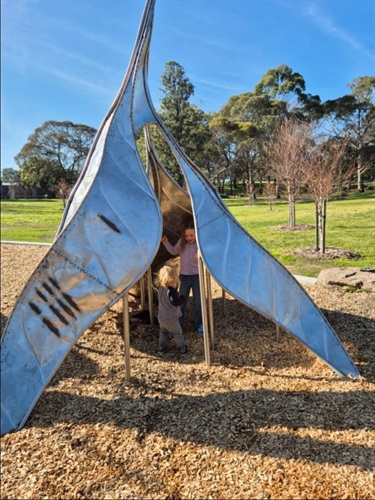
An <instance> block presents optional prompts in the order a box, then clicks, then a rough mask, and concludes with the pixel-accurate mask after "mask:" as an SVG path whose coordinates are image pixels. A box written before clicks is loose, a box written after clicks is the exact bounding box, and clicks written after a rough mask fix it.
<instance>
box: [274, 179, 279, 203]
mask: <svg viewBox="0 0 375 500" xmlns="http://www.w3.org/2000/svg"><path fill="white" fill-rule="evenodd" d="M275 190H276V199H277V200H279V199H280V182H279V181H278V180H277V179H275Z"/></svg>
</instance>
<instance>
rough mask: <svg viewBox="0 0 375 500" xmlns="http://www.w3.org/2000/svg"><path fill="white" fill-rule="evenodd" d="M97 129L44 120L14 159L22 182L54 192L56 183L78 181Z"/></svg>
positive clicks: (66, 122)
mask: <svg viewBox="0 0 375 500" xmlns="http://www.w3.org/2000/svg"><path fill="white" fill-rule="evenodd" d="M95 133H96V130H95V129H94V128H92V127H89V126H87V125H82V124H74V123H72V122H70V121H64V122H59V121H53V120H50V121H46V122H45V123H43V125H42V126H40V127H38V128H36V129H35V131H34V132H33V133H32V134H31V135H30V136H29V138H28V141H27V143H26V144H25V145H24V146H23V147H22V149H21V151H20V152H19V153H18V154H17V156H16V157H15V162H16V164H17V165H18V166H19V169H20V176H21V183H22V184H23V185H26V186H27V185H35V186H37V187H41V188H47V189H49V190H51V191H54V189H55V186H56V185H57V184H58V182H59V181H61V180H64V181H65V182H66V183H67V184H69V185H72V184H74V183H75V181H76V180H77V178H78V176H79V173H80V171H81V169H82V167H83V164H84V161H85V159H86V156H87V154H88V152H89V149H90V146H91V143H92V141H93V138H94V136H95Z"/></svg>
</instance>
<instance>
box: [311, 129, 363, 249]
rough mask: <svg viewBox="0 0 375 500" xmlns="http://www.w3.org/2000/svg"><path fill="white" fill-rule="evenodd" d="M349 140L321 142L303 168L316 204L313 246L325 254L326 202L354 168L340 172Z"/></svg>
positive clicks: (350, 174) (351, 173)
mask: <svg viewBox="0 0 375 500" xmlns="http://www.w3.org/2000/svg"><path fill="white" fill-rule="evenodd" d="M347 146H348V139H346V140H343V141H341V142H338V141H334V140H330V141H325V142H320V143H319V144H318V145H317V146H316V147H315V148H314V150H312V151H311V156H310V161H309V162H308V164H307V165H306V171H305V174H306V177H305V178H306V182H307V184H308V186H309V189H310V191H311V193H312V197H313V199H314V202H315V213H316V225H315V247H316V250H320V253H322V254H324V253H325V251H326V220H327V202H328V199H329V196H330V195H331V194H332V193H333V191H334V190H335V189H336V188H337V187H339V186H340V185H342V183H343V182H345V181H346V180H347V179H349V178H350V176H352V175H353V173H354V171H355V167H353V168H349V169H348V170H346V172H345V174H344V173H343V168H342V163H343V161H342V160H343V157H344V154H345V151H346V148H347Z"/></svg>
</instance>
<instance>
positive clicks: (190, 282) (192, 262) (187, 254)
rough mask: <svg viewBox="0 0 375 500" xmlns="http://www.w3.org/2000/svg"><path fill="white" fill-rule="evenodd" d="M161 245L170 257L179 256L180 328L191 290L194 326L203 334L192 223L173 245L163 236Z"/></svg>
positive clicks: (196, 250) (188, 224) (196, 256)
mask: <svg viewBox="0 0 375 500" xmlns="http://www.w3.org/2000/svg"><path fill="white" fill-rule="evenodd" d="M161 241H162V243H163V245H164V246H165V248H166V249H167V250H168V252H169V253H171V254H172V255H178V254H180V283H181V285H180V293H181V295H184V296H185V297H186V300H185V302H184V303H183V304H182V306H181V312H182V316H181V318H180V323H181V327H182V328H183V326H184V322H185V308H186V303H187V299H188V297H189V293H190V290H193V301H194V326H195V330H196V331H197V332H198V333H199V334H203V325H202V305H201V294H200V286H199V271H198V255H197V252H198V245H197V240H196V238H195V228H194V223H193V222H188V223H187V224H185V225H184V227H183V228H182V234H181V238H180V239H179V240H178V242H177V243H176V244H175V245H171V243H169V241H168V238H167V237H166V236H163V237H162V239H161Z"/></svg>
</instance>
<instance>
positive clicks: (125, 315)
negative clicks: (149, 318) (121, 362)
mask: <svg viewBox="0 0 375 500" xmlns="http://www.w3.org/2000/svg"><path fill="white" fill-rule="evenodd" d="M128 298H129V297H128V294H127V293H126V294H125V295H124V296H123V298H122V300H123V320H124V350H125V380H126V382H130V328H129V300H128Z"/></svg>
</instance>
